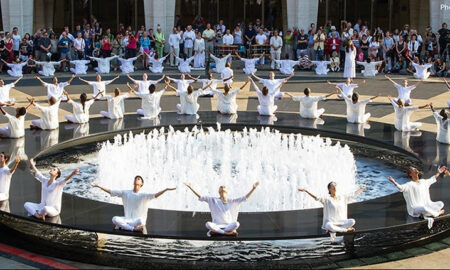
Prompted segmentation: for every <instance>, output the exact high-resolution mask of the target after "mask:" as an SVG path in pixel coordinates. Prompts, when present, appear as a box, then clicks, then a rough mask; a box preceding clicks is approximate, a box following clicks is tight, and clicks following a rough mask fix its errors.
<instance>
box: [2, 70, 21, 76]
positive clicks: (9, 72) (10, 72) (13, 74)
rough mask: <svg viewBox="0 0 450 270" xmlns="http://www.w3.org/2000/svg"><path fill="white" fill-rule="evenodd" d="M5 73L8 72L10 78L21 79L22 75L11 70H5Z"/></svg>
mask: <svg viewBox="0 0 450 270" xmlns="http://www.w3.org/2000/svg"><path fill="white" fill-rule="evenodd" d="M6 72H8V75H9V76H11V77H22V76H23V75H22V73H15V72H13V71H12V70H7V71H6Z"/></svg>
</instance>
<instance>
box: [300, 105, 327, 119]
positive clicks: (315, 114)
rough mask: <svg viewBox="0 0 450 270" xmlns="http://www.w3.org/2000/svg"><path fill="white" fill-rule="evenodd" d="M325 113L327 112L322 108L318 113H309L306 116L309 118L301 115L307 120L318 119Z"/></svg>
mask: <svg viewBox="0 0 450 270" xmlns="http://www.w3.org/2000/svg"><path fill="white" fill-rule="evenodd" d="M324 112H325V109H323V108H321V109H317V111H315V112H314V113H312V112H309V113H308V114H307V115H306V116H308V117H305V116H303V115H301V114H300V116H301V117H302V118H306V119H317V118H319V117H320V116H321V115H322V114H323V113H324ZM311 116H313V117H312V118H311Z"/></svg>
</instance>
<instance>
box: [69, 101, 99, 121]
mask: <svg viewBox="0 0 450 270" xmlns="http://www.w3.org/2000/svg"><path fill="white" fill-rule="evenodd" d="M94 101H95V100H94V99H91V100H88V101H86V102H85V103H84V110H83V105H82V104H81V103H79V102H75V101H73V100H72V99H69V101H68V103H69V104H71V105H72V109H73V117H74V118H75V120H76V123H78V124H83V123H87V122H89V109H90V108H91V106H92V104H94Z"/></svg>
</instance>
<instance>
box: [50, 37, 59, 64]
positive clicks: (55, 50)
mask: <svg viewBox="0 0 450 270" xmlns="http://www.w3.org/2000/svg"><path fill="white" fill-rule="evenodd" d="M58 42H59V41H58V40H57V39H56V35H55V34H53V33H52V34H50V43H51V47H50V53H51V54H52V56H51V57H50V61H59V49H58Z"/></svg>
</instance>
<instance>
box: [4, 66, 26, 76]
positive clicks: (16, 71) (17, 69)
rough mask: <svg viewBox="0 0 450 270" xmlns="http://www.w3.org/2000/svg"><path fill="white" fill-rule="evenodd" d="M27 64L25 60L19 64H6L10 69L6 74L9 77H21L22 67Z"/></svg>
mask: <svg viewBox="0 0 450 270" xmlns="http://www.w3.org/2000/svg"><path fill="white" fill-rule="evenodd" d="M26 64H27V62H23V63H20V64H6V65H7V66H8V67H9V68H11V70H8V74H9V76H11V77H22V75H23V73H22V69H23V67H24V66H25V65H26Z"/></svg>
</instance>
